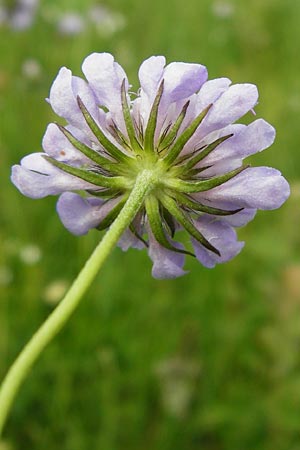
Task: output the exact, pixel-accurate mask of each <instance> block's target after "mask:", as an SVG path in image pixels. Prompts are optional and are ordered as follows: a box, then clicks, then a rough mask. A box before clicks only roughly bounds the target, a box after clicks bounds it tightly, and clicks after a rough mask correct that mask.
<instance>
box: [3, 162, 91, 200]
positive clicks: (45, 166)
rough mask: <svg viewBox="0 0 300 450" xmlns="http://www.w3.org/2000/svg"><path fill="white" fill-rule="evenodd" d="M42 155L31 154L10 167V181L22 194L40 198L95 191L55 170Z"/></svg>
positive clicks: (74, 178) (88, 185)
mask: <svg viewBox="0 0 300 450" xmlns="http://www.w3.org/2000/svg"><path fill="white" fill-rule="evenodd" d="M42 155H43V153H32V154H31V155H28V156H25V158H23V159H22V160H21V165H14V166H13V167H12V174H11V180H12V182H13V183H14V185H15V186H16V187H17V188H18V189H19V191H20V192H21V193H22V194H24V195H26V196H27V197H31V198H42V197H46V196H47V195H57V194H61V193H62V192H64V191H68V190H71V191H75V190H81V189H95V186H94V185H93V184H90V183H87V182H86V181H84V180H81V179H80V178H77V177H74V176H73V175H69V174H67V173H65V172H63V171H61V170H59V169H57V168H56V167H54V166H53V165H52V164H50V163H48V162H47V161H46V160H45V159H44V158H43V157H42Z"/></svg>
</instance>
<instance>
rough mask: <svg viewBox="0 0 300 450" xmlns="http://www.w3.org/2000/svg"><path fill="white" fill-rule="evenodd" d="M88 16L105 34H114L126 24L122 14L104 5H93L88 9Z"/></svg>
mask: <svg viewBox="0 0 300 450" xmlns="http://www.w3.org/2000/svg"><path fill="white" fill-rule="evenodd" d="M88 18H89V19H90V21H91V22H92V23H94V24H95V25H96V27H97V29H98V31H99V32H101V33H103V34H105V35H107V34H114V33H116V32H117V31H119V30H121V29H122V28H124V26H125V18H124V16H123V15H122V14H120V13H117V12H113V11H111V10H109V9H108V8H107V7H105V6H103V5H95V6H92V7H91V8H90V9H89V11H88Z"/></svg>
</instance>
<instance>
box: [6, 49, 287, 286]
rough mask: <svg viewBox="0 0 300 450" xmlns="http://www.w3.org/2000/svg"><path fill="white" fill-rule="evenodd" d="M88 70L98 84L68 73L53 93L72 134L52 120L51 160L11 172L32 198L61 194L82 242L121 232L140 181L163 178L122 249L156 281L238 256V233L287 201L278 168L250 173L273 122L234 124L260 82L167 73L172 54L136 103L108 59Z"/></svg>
mask: <svg viewBox="0 0 300 450" xmlns="http://www.w3.org/2000/svg"><path fill="white" fill-rule="evenodd" d="M82 71H83V73H84V75H85V78H86V80H87V81H85V80H84V79H82V78H79V77H76V76H73V75H72V73H71V71H70V70H69V69H67V68H65V67H63V68H62V69H61V70H60V71H59V73H58V75H57V77H56V79H55V80H54V83H53V85H52V87H51V90H50V96H49V103H50V105H51V107H52V109H53V110H54V112H55V113H56V114H58V115H59V116H60V117H62V118H64V119H65V120H66V121H67V125H66V126H62V125H58V124H54V123H51V124H50V125H49V126H48V128H47V130H46V133H45V136H44V138H43V148H44V151H45V153H33V154H30V155H28V156H26V157H25V158H23V159H22V161H21V165H16V166H14V167H13V169H12V181H13V183H14V184H15V185H16V186H17V187H18V189H19V190H20V191H21V192H22V193H23V194H24V195H27V196H29V197H31V198H41V197H45V196H48V195H60V197H59V200H58V203H57V212H58V214H59V216H60V218H61V221H62V223H63V224H64V226H65V227H66V228H67V229H68V230H69V231H71V232H72V233H74V234H76V235H82V234H85V233H87V232H88V231H89V230H90V229H92V228H96V229H99V230H104V229H106V228H108V227H110V225H111V224H112V223H113V221H114V220H115V219H116V217H117V216H118V214H119V212H120V211H121V209H122V208H123V206H124V204H125V202H126V200H127V198H128V196H129V195H130V192H131V190H132V189H133V186H134V184H135V180H136V178H137V176H138V174H139V173H140V172H141V171H143V170H146V169H147V170H149V171H153V173H155V177H156V178H155V180H156V182H155V183H154V186H153V187H152V189H151V191H150V192H149V193H148V194H147V196H146V198H145V201H144V204H143V205H142V207H141V208H140V210H139V212H138V213H137V214H136V217H135V218H134V220H133V221H132V223H131V224H130V226H129V227H128V229H127V230H126V231H125V233H124V234H123V236H122V237H121V239H120V241H119V246H120V247H121V248H122V249H123V250H127V249H128V248H129V247H135V248H143V247H147V248H148V252H149V256H150V258H151V259H152V261H153V269H152V274H153V276H154V277H156V278H174V277H178V276H180V275H182V274H184V273H185V272H184V270H183V265H184V259H185V254H194V255H195V256H196V258H197V259H198V260H199V261H200V262H201V263H202V264H203V265H204V266H206V267H214V266H215V265H216V264H217V263H223V262H226V261H228V260H230V259H232V258H233V257H234V256H236V255H237V254H238V253H239V252H240V250H241V249H242V247H243V245H244V243H243V242H239V241H238V240H237V234H236V231H235V228H236V227H240V226H243V225H245V224H246V223H247V222H249V221H250V220H252V219H253V217H254V216H255V213H256V211H257V209H266V210H267V209H275V208H278V207H280V206H281V205H282V204H283V202H284V201H285V200H286V199H287V198H288V196H289V192H290V191H289V185H288V183H287V181H286V180H285V179H284V178H283V177H282V176H281V174H280V172H279V171H278V170H276V169H273V168H269V167H253V168H252V167H249V166H248V165H243V160H244V159H245V158H247V157H248V156H249V155H251V154H254V153H257V152H259V151H261V150H264V149H265V148H267V147H269V146H270V145H271V144H272V143H273V140H274V137H275V130H274V128H273V127H272V126H271V125H269V124H268V123H267V122H265V121H264V120H262V119H257V120H255V121H254V122H252V123H250V124H249V125H242V124H235V123H234V122H236V121H237V120H238V119H240V118H241V117H242V116H244V115H245V114H246V113H247V112H248V111H251V110H253V108H254V107H255V105H256V103H257V99H258V92H257V88H256V86H255V85H253V84H247V83H245V84H234V85H231V81H230V80H229V79H228V78H217V79H213V80H209V81H208V80H207V70H206V68H205V67H204V66H203V65H200V64H187V63H182V62H173V63H170V64H168V65H167V66H166V61H165V58H164V57H163V56H152V57H150V58H149V59H147V60H145V61H144V62H143V63H142V65H141V67H140V69H139V80H140V88H139V90H138V93H137V94H136V95H133V94H131V92H130V91H129V89H130V85H129V83H128V79H127V76H126V74H125V72H124V70H123V69H122V67H121V66H120V65H119V64H118V63H116V62H115V61H114V58H113V56H112V55H110V54H108V53H93V54H91V55H89V56H88V57H87V58H86V59H85V60H84V62H83V65H82ZM76 191H80V192H81V193H77V192H76ZM178 230H186V231H187V232H188V234H189V235H190V237H191V244H192V246H191V247H189V248H185V247H184V246H183V244H182V243H180V242H177V241H176V237H177V232H178Z"/></svg>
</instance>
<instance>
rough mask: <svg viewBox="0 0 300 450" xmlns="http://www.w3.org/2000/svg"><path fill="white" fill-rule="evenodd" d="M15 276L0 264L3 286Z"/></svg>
mask: <svg viewBox="0 0 300 450" xmlns="http://www.w3.org/2000/svg"><path fill="white" fill-rule="evenodd" d="M13 278H14V276H13V273H12V270H11V269H10V268H9V267H7V266H0V285H2V286H7V285H9V284H10V283H11V282H12V280H13ZM0 450H1V446H0Z"/></svg>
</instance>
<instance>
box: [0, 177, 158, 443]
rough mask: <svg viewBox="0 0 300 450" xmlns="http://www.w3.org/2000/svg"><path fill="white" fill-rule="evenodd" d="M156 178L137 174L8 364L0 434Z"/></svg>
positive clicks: (0, 399)
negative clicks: (26, 382)
mask: <svg viewBox="0 0 300 450" xmlns="http://www.w3.org/2000/svg"><path fill="white" fill-rule="evenodd" d="M156 178H157V176H156V175H155V173H154V172H152V171H149V170H144V171H142V172H141V173H140V174H139V175H138V176H137V178H136V182H135V185H134V187H133V189H132V191H131V193H130V195H129V197H128V199H127V201H126V203H125V205H124V207H123V208H122V210H121V212H120V213H119V215H118V216H117V218H116V219H115V221H114V222H113V223H112V225H111V227H110V228H109V230H108V231H107V232H106V234H105V235H104V237H103V239H102V240H101V242H100V243H99V244H98V246H97V247H96V249H95V250H94V252H93V253H92V255H91V256H90V258H89V259H88V260H87V262H86V263H85V265H84V267H83V269H82V270H81V272H80V273H79V275H78V276H77V278H76V279H75V281H74V282H73V284H72V286H71V288H70V289H69V291H68V292H67V294H66V295H65V297H64V298H63V300H62V301H61V302H60V304H59V305H58V306H57V307H56V309H55V310H54V311H53V313H52V314H51V315H50V316H49V317H48V319H47V320H46V321H45V322H44V323H43V325H42V326H41V327H40V329H39V330H38V331H37V332H36V333H35V334H34V335H33V337H32V338H31V340H30V341H29V342H28V344H27V345H26V346H25V347H24V349H23V350H22V352H21V353H20V355H19V356H18V357H17V359H16V361H15V362H14V363H13V365H12V366H11V368H10V370H9V371H8V373H7V375H6V377H5V379H4V381H3V383H2V385H1V388H0V436H1V433H2V430H3V427H4V424H5V421H6V419H7V416H8V413H9V411H10V408H11V406H12V403H13V401H14V398H15V397H16V394H17V393H18V390H19V388H20V386H21V384H22V382H23V380H24V379H25V377H26V376H27V374H28V372H29V370H30V369H31V367H32V365H33V364H34V363H35V361H36V360H37V359H38V357H39V355H40V354H41V353H42V352H43V350H44V349H45V347H46V346H47V345H48V344H49V343H50V342H51V341H52V339H53V338H54V337H55V336H56V335H57V334H58V333H59V331H60V330H61V329H62V328H63V326H64V325H65V323H66V322H67V320H68V319H69V318H70V316H71V315H72V314H73V312H74V311H75V309H76V307H77V306H78V304H79V302H80V300H81V299H82V297H83V295H84V294H85V293H86V291H87V289H88V288H89V286H90V285H91V283H92V281H93V280H94V278H95V277H96V275H97V274H98V272H99V270H100V268H101V267H102V265H103V263H104V262H105V261H106V259H107V257H108V256H109V255H110V253H111V251H112V250H113V248H114V247H115V245H116V244H117V242H118V240H119V239H120V237H121V235H122V234H123V232H124V231H125V230H126V228H128V227H129V226H130V224H131V222H132V220H133V219H134V217H135V216H136V214H137V212H138V211H139V209H140V208H141V206H142V205H143V203H144V200H145V197H146V196H147V194H148V193H149V192H150V191H151V190H152V188H153V187H154V186H155V183H156Z"/></svg>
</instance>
